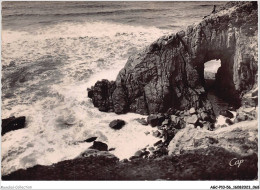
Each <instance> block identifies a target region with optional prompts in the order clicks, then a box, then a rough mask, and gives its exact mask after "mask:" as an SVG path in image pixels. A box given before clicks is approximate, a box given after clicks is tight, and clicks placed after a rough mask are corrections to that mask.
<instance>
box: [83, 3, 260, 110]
mask: <svg viewBox="0 0 260 190" xmlns="http://www.w3.org/2000/svg"><path fill="white" fill-rule="evenodd" d="M227 7H230V8H229V9H227V8H223V10H221V11H219V12H217V13H214V14H211V15H209V16H207V17H205V18H204V19H203V20H202V21H201V22H200V23H199V24H197V25H192V26H189V27H188V28H187V30H186V31H180V32H177V33H176V34H172V35H169V36H163V37H161V38H160V39H158V40H157V41H155V42H154V43H152V44H151V45H150V46H148V47H147V48H145V49H144V50H143V51H142V52H139V53H138V54H136V55H134V56H131V57H130V58H129V59H128V61H127V63H126V65H125V67H124V68H123V69H122V70H121V71H120V72H119V74H118V76H117V79H116V81H115V82H113V81H112V82H109V81H107V80H103V81H98V82H97V83H96V84H95V86H94V87H92V88H91V89H89V94H88V95H89V97H90V98H92V100H93V103H94V106H96V107H98V108H99V110H100V111H114V112H116V113H118V114H120V113H126V112H135V113H140V114H151V113H159V112H160V113H163V112H166V111H167V110H168V109H169V108H174V109H179V110H184V109H189V108H191V107H195V108H196V109H199V108H200V109H202V110H203V111H207V112H209V113H212V112H213V111H212V106H211V103H210V102H209V101H208V100H207V98H206V93H205V90H204V86H203V85H204V84H203V81H204V63H205V62H207V61H210V60H212V59H220V60H221V67H220V68H219V70H218V72H217V74H216V84H217V89H218V91H219V94H220V95H221V96H223V97H224V98H226V99H228V98H229V97H230V99H232V100H236V102H237V101H240V100H241V98H242V96H243V95H244V94H245V93H246V92H248V91H249V90H251V89H252V87H253V86H254V85H255V84H256V83H257V75H256V74H257V3H256V2H240V3H238V4H235V5H233V3H231V4H227Z"/></svg>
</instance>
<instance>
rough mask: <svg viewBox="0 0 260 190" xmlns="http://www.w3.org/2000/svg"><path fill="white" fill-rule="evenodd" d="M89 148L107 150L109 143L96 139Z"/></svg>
mask: <svg viewBox="0 0 260 190" xmlns="http://www.w3.org/2000/svg"><path fill="white" fill-rule="evenodd" d="M89 149H95V150H99V151H107V150H108V145H107V144H106V143H103V142H100V141H94V142H93V145H92V146H91V147H89Z"/></svg>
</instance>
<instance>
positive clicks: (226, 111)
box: [219, 110, 234, 118]
mask: <svg viewBox="0 0 260 190" xmlns="http://www.w3.org/2000/svg"><path fill="white" fill-rule="evenodd" d="M219 115H223V116H225V117H228V118H233V117H234V115H233V113H231V112H230V111H228V110H221V111H220V112H219Z"/></svg>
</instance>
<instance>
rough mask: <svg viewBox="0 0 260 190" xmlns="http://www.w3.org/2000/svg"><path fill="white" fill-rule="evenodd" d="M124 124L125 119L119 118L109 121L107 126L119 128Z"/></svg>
mask: <svg viewBox="0 0 260 190" xmlns="http://www.w3.org/2000/svg"><path fill="white" fill-rule="evenodd" d="M124 125H125V121H124V120H121V119H116V120H113V121H111V122H110V123H109V127H111V128H112V129H121V128H122V127H123V126H124Z"/></svg>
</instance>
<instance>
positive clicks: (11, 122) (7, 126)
mask: <svg viewBox="0 0 260 190" xmlns="http://www.w3.org/2000/svg"><path fill="white" fill-rule="evenodd" d="M24 127H25V117H24V116H22V117H17V118H16V117H9V118H7V119H2V133H1V134H2V135H4V134H5V133H8V132H10V131H14V130H18V129H22V128H24Z"/></svg>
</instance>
